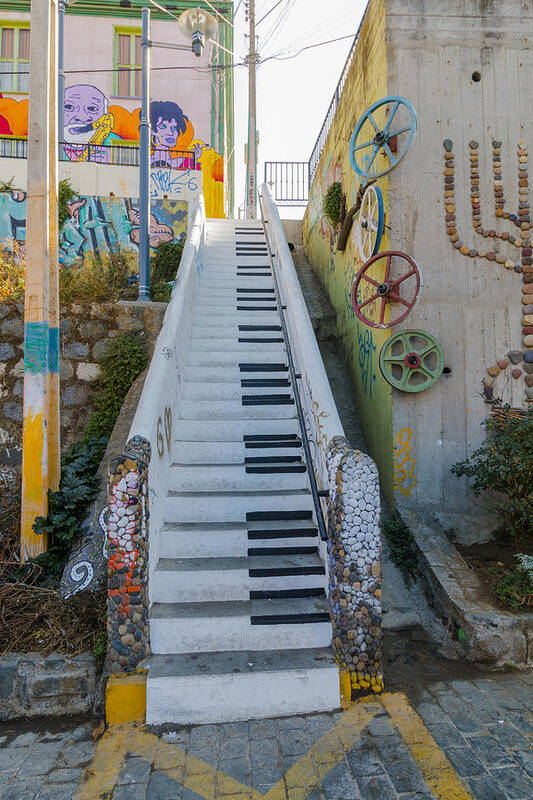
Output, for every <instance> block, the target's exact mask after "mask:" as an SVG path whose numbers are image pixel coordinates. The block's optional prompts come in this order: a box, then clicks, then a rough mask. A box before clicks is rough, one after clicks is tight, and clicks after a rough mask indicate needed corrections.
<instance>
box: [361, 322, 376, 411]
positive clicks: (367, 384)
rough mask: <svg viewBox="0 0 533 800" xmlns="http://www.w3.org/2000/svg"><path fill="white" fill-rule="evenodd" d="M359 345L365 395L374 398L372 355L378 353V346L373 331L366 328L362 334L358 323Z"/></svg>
mask: <svg viewBox="0 0 533 800" xmlns="http://www.w3.org/2000/svg"><path fill="white" fill-rule="evenodd" d="M357 343H358V345H359V369H360V370H361V382H362V384H363V394H364V395H365V397H366V395H367V393H368V396H369V397H372V386H373V384H374V375H373V359H372V354H373V353H375V352H376V345H375V344H374V339H373V337H372V330H371V329H370V328H365V329H364V331H363V332H361V330H360V328H359V323H358V322H357Z"/></svg>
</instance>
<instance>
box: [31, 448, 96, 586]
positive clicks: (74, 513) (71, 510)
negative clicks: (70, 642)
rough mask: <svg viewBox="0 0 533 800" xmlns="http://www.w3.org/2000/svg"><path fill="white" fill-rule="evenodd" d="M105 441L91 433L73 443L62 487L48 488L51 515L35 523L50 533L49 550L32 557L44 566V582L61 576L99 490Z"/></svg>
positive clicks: (64, 462) (39, 529) (64, 463)
mask: <svg viewBox="0 0 533 800" xmlns="http://www.w3.org/2000/svg"><path fill="white" fill-rule="evenodd" d="M106 444H107V438H105V437H101V436H100V437H94V436H91V437H88V438H87V439H86V440H85V441H83V442H77V443H76V444H73V445H72V447H70V449H69V450H68V451H67V452H66V453H65V454H64V455H63V456H62V458H61V480H60V483H59V491H57V492H51V491H50V492H48V515H47V516H46V517H37V519H36V520H35V523H34V525H33V529H34V531H35V533H38V534H47V535H48V549H47V551H46V553H43V554H42V555H40V556H37V558H35V559H32V561H33V562H34V563H36V564H38V565H39V566H40V567H42V568H43V573H42V578H41V580H40V582H41V583H42V582H43V581H45V582H46V583H48V584H50V583H55V582H57V580H58V579H59V577H60V576H61V572H62V570H63V566H64V564H65V561H66V559H67V558H68V555H69V552H70V547H71V545H72V543H73V541H74V539H75V538H76V536H77V535H78V534H79V528H80V524H81V522H82V521H83V519H84V517H85V514H86V509H87V504H88V503H90V501H91V500H93V499H94V497H95V496H96V493H97V491H98V483H97V481H96V472H97V470H98V466H99V464H100V461H101V460H102V456H103V454H104V450H105V447H106ZM23 569H24V568H23Z"/></svg>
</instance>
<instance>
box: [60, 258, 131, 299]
mask: <svg viewBox="0 0 533 800" xmlns="http://www.w3.org/2000/svg"><path fill="white" fill-rule="evenodd" d="M135 259H136V255H135V254H134V253H133V252H130V251H123V250H119V253H110V254H105V255H103V256H100V257H99V258H98V259H94V258H92V259H86V260H85V263H83V262H80V263H79V264H74V265H72V266H70V267H62V268H61V269H60V272H59V297H60V300H61V302H62V303H114V302H116V301H117V300H121V299H128V298H133V297H135V296H136V287H135V286H130V285H129V282H128V275H129V274H130V272H132V270H133V269H134V268H135V263H134V262H135Z"/></svg>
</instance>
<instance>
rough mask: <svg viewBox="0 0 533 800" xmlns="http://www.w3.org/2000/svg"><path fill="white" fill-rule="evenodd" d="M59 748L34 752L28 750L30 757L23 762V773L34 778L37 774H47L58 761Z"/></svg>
mask: <svg viewBox="0 0 533 800" xmlns="http://www.w3.org/2000/svg"><path fill="white" fill-rule="evenodd" d="M58 752H59V751H58V748H56V747H52V748H50V749H49V750H48V752H42V753H34V752H33V750H31V751H28V758H27V759H26V761H25V762H24V763H23V765H22V768H21V773H23V774H24V777H28V778H33V777H35V776H37V775H46V774H47V773H48V772H50V770H51V769H52V767H53V766H54V764H55V763H56V761H57V756H58Z"/></svg>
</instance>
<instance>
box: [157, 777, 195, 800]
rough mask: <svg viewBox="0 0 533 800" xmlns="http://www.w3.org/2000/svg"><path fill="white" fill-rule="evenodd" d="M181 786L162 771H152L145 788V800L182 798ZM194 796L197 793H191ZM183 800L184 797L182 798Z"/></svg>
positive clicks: (175, 799)
mask: <svg viewBox="0 0 533 800" xmlns="http://www.w3.org/2000/svg"><path fill="white" fill-rule="evenodd" d="M182 794H183V786H182V784H181V783H178V782H177V781H174V780H172V778H169V776H168V775H165V773H164V772H152V774H151V775H150V780H149V781H148V787H147V789H146V800H182ZM192 795H193V797H194V798H196V797H198V795H196V794H194V793H192ZM183 800H185V798H183Z"/></svg>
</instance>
